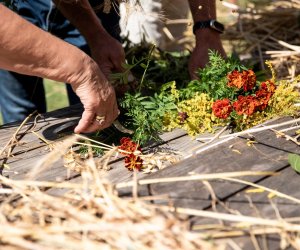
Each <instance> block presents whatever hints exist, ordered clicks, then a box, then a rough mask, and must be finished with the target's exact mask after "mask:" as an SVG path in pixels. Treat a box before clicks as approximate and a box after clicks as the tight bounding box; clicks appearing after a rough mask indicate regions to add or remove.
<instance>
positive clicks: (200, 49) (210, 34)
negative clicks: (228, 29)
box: [189, 29, 226, 79]
mask: <svg viewBox="0 0 300 250" xmlns="http://www.w3.org/2000/svg"><path fill="white" fill-rule="evenodd" d="M195 35H196V46H195V48H194V50H193V52H192V54H191V58H190V60H189V73H190V76H191V78H192V79H197V75H196V71H197V70H198V69H199V68H204V67H205V65H206V64H207V62H208V51H209V50H215V51H218V52H219V53H220V54H221V55H222V56H223V57H224V58H225V57H226V54H225V51H224V48H223V45H222V42H221V39H220V34H219V33H218V32H216V31H214V30H211V29H199V30H197V31H196V34H195Z"/></svg>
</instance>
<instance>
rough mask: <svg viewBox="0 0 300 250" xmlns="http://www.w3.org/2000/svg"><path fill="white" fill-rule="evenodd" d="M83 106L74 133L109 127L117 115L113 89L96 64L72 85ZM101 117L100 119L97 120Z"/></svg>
mask: <svg viewBox="0 0 300 250" xmlns="http://www.w3.org/2000/svg"><path fill="white" fill-rule="evenodd" d="M72 88H73V90H74V92H75V93H76V94H77V95H78V97H79V98H80V101H81V102H82V104H83V107H84V112H83V114H82V117H81V119H80V121H79V123H78V125H77V127H76V128H75V130H74V132H75V133H90V132H95V131H97V130H101V129H104V128H106V127H109V126H110V125H111V124H112V122H113V121H114V120H115V119H116V118H117V116H118V115H119V110H118V106H117V101H116V95H115V91H114V88H113V87H112V85H111V84H109V82H108V80H107V79H106V77H105V76H104V74H103V73H102V72H101V70H100V69H99V67H98V66H97V64H96V63H93V64H92V66H91V67H90V72H89V73H88V74H87V77H85V78H84V79H83V81H82V82H81V83H79V84H72ZM99 117H102V118H101V119H98V121H97V118H99Z"/></svg>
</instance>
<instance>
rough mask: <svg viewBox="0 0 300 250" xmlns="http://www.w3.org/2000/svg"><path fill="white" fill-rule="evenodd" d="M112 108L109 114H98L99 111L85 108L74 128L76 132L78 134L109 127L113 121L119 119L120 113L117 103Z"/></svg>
mask: <svg viewBox="0 0 300 250" xmlns="http://www.w3.org/2000/svg"><path fill="white" fill-rule="evenodd" d="M111 108H112V110H113V111H112V112H110V113H109V114H107V115H102V114H101V115H100V114H97V113H96V112H97V111H87V110H85V111H84V112H83V114H82V117H81V119H80V121H79V123H78V125H77V126H76V128H75V129H74V132H75V133H77V134H79V133H91V132H95V131H99V130H102V129H105V128H107V127H109V126H110V125H111V124H112V123H113V121H115V120H116V119H117V117H118V115H119V113H120V111H119V109H118V107H117V106H116V105H114V106H113V107H111ZM97 118H98V119H97Z"/></svg>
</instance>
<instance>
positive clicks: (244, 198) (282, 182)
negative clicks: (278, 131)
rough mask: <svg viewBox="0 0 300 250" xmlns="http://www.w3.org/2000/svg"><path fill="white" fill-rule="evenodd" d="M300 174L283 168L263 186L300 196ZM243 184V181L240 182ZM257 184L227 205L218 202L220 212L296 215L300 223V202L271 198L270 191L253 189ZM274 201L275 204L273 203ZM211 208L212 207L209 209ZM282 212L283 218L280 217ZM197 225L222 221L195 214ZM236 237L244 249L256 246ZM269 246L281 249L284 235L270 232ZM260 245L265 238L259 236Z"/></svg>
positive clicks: (194, 219)
mask: <svg viewBox="0 0 300 250" xmlns="http://www.w3.org/2000/svg"><path fill="white" fill-rule="evenodd" d="M299 178H300V176H299V175H298V174H297V173H296V172H295V171H294V170H292V169H291V168H290V167H289V168H286V169H284V170H282V171H281V172H280V175H276V176H271V177H269V178H267V179H265V180H262V181H261V182H259V185H261V186H264V187H267V188H270V189H273V190H276V191H279V192H281V193H284V194H287V195H289V196H291V197H294V198H297V199H300V190H299ZM240 185H241V187H242V184H240ZM251 190H253V187H248V188H246V189H244V190H243V191H241V192H239V193H237V194H235V195H233V196H231V197H229V198H228V199H227V200H226V201H225V206H223V205H219V204H217V206H216V210H217V211H218V212H227V213H228V211H237V212H238V213H240V214H242V215H246V216H254V217H259V218H266V219H281V218H282V219H285V220H289V221H290V222H292V221H291V218H295V219H296V221H295V222H299V218H300V209H299V206H300V204H299V203H296V202H293V201H291V200H288V199H285V198H282V197H278V196H276V195H275V196H273V197H272V198H270V197H268V194H269V192H263V193H260V192H254V193H253V192H250V191H251ZM272 203H273V204H272ZM209 210H211V209H209ZM278 214H280V217H279V218H278ZM191 222H192V224H193V228H194V229H197V227H198V228H199V225H205V224H218V221H217V220H214V219H208V218H199V217H194V218H193V219H192V220H191ZM233 240H234V241H235V242H236V244H238V245H239V246H240V247H241V248H242V249H254V247H253V244H252V242H251V240H250V238H249V237H238V238H233ZM266 242H267V246H268V248H267V249H280V237H278V235H269V236H267V237H266ZM258 244H259V245H260V247H261V248H262V244H263V241H262V239H261V237H258Z"/></svg>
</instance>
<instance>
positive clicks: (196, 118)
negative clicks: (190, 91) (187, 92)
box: [164, 93, 220, 136]
mask: <svg viewBox="0 0 300 250" xmlns="http://www.w3.org/2000/svg"><path fill="white" fill-rule="evenodd" d="M212 103H213V100H212V99H210V97H209V96H208V95H207V94H204V93H197V94H196V95H195V96H194V97H193V98H191V99H189V100H185V101H182V102H179V103H178V104H177V106H178V110H179V112H180V113H184V114H186V117H187V118H186V120H185V121H182V120H181V119H180V116H179V115H178V113H176V114H175V113H167V114H166V116H165V117H164V129H165V130H172V129H174V128H183V129H184V130H186V131H187V133H188V134H189V135H192V136H194V135H197V134H201V133H204V132H206V131H207V132H213V131H214V128H215V127H216V126H218V125H220V124H219V122H220V120H219V119H216V117H215V116H214V115H213V114H212V111H211V106H212Z"/></svg>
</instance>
